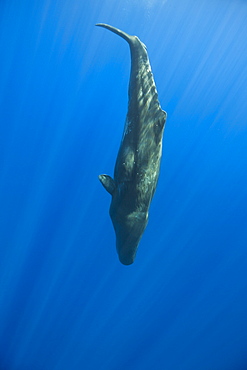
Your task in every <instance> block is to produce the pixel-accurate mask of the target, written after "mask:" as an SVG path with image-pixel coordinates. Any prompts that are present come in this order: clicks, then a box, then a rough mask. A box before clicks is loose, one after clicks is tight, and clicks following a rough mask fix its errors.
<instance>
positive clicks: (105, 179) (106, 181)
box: [99, 175, 116, 195]
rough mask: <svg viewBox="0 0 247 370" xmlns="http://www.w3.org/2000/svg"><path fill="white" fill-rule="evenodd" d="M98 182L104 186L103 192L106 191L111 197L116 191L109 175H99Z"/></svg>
mask: <svg viewBox="0 0 247 370" xmlns="http://www.w3.org/2000/svg"><path fill="white" fill-rule="evenodd" d="M99 181H100V182H101V184H102V185H103V186H104V188H105V190H107V191H108V193H110V194H111V195H113V193H114V191H115V189H116V183H115V181H114V180H113V178H111V176H109V175H99Z"/></svg>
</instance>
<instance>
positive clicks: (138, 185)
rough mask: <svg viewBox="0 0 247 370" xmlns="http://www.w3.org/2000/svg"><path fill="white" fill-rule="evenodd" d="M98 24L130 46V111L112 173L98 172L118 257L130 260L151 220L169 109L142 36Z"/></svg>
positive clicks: (123, 261)
mask: <svg viewBox="0 0 247 370" xmlns="http://www.w3.org/2000/svg"><path fill="white" fill-rule="evenodd" d="M96 26H100V27H104V28H107V29H108V30H110V31H112V32H114V33H116V34H117V35H119V36H121V37H122V38H124V39H125V40H126V41H127V42H128V44H129V46H130V52H131V73H130V82H129V103H128V113H127V117H126V122H125V127H124V133H123V137H122V141H121V145H120V148H119V152H118V156H117V160H116V164H115V170H114V179H112V178H111V177H110V176H108V175H100V176H99V180H100V181H101V183H102V185H103V186H104V187H105V189H106V190H107V191H108V192H109V193H110V194H111V195H112V201H111V206H110V217H111V219H112V223H113V226H114V229H115V233H116V247H117V252H118V256H119V260H120V262H121V263H123V264H124V265H130V264H132V263H133V262H134V259H135V256H136V251H137V248H138V244H139V242H140V240H141V237H142V234H143V232H144V230H145V228H146V226H147V222H148V211H149V206H150V203H151V200H152V198H153V195H154V192H155V189H156V185H157V181H158V177H159V171H160V159H161V154H162V137H163V132H164V126H165V121H166V112H164V111H163V110H162V109H161V107H160V104H159V101H158V94H157V91H156V86H155V82H154V79H153V74H152V71H151V66H150V63H149V59H148V54H147V50H146V46H145V45H144V44H143V43H142V42H141V41H140V40H139V39H138V37H136V36H130V35H128V34H127V33H125V32H122V31H120V30H119V29H117V28H115V27H112V26H109V25H107V24H103V23H100V24H97V25H96Z"/></svg>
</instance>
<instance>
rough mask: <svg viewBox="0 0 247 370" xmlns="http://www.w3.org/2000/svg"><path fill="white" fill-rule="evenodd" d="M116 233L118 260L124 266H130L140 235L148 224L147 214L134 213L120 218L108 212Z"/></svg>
mask: <svg viewBox="0 0 247 370" xmlns="http://www.w3.org/2000/svg"><path fill="white" fill-rule="evenodd" d="M110 216H111V219H112V223H113V226H114V229H115V233H116V248H117V253H118V257H119V260H120V262H121V263H122V264H124V265H131V264H132V263H133V262H134V260H135V256H136V252H137V248H138V245H139V243H140V240H141V237H142V234H143V232H144V230H145V228H146V226H147V223H148V214H147V213H145V212H139V211H135V212H132V213H130V214H126V215H125V216H123V215H121V218H119V217H118V215H117V214H116V213H114V212H110Z"/></svg>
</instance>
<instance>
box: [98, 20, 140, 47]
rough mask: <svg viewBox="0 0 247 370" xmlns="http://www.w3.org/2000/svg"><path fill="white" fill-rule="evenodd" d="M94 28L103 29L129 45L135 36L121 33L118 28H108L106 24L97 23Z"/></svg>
mask: <svg viewBox="0 0 247 370" xmlns="http://www.w3.org/2000/svg"><path fill="white" fill-rule="evenodd" d="M95 26H99V27H103V28H106V29H107V30H109V31H112V32H114V33H116V34H117V35H119V36H120V37H122V38H123V39H125V40H126V41H127V42H128V43H129V44H131V43H132V42H133V40H134V38H135V36H131V35H129V34H128V33H126V32H124V31H121V30H119V29H118V28H116V27H113V26H110V25H109V24H106V23H97V24H96V25H95Z"/></svg>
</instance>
